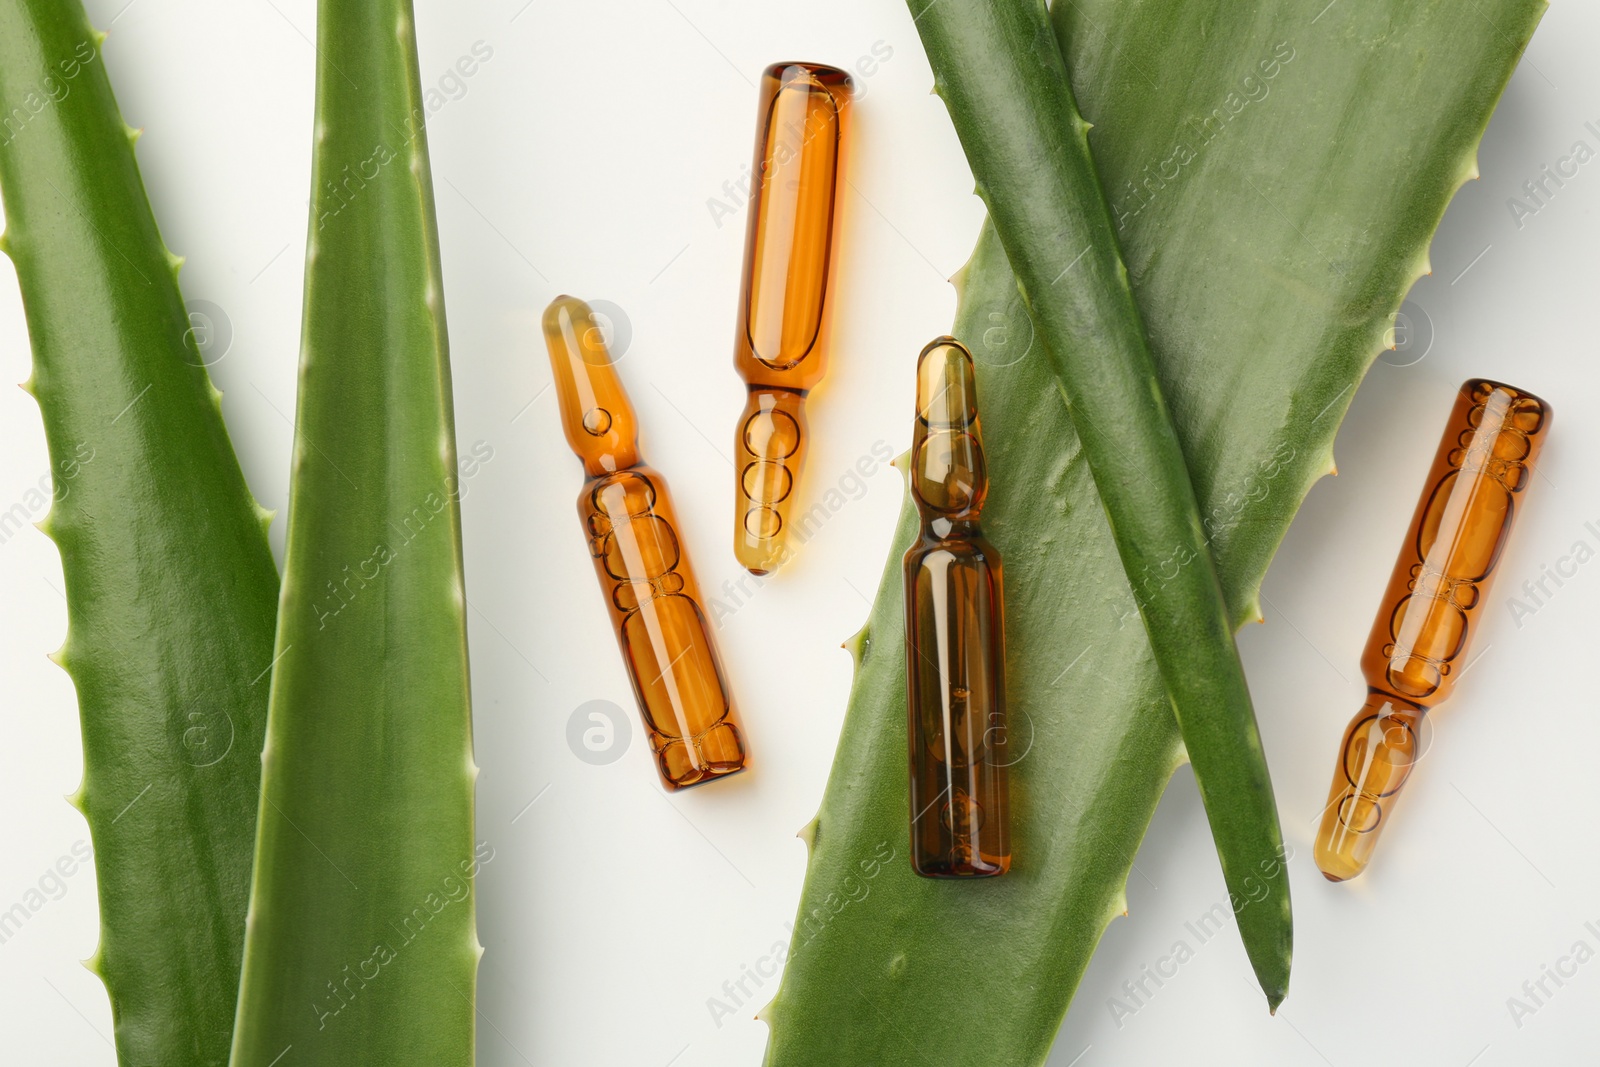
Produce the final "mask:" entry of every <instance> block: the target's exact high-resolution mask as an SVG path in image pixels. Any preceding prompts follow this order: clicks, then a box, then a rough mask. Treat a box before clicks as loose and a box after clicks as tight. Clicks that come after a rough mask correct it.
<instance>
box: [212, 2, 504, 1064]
mask: <svg viewBox="0 0 1600 1067" xmlns="http://www.w3.org/2000/svg"><path fill="white" fill-rule="evenodd" d="M317 55H318V61H317V105H316V117H315V136H314V140H313V153H312V192H311V200H312V210H311V219H310V234H309V238H308V241H307V248H306V288H305V325H304V336H303V340H302V351H301V361H300V396H299V410H298V414H297V418H296V426H295V434H296V439H295V452H294V460H293V467H292V477H291V483H290V494H289V526H288V547H287V557H286V562H285V565H284V581H283V595H282V600H281V602H280V606H279V626H278V640H277V649H276V653H275V654H276V665H275V667H274V668H273V674H272V701H271V712H270V716H269V719H268V727H267V742H266V750H265V753H264V755H263V771H262V783H261V812H262V818H261V820H260V834H259V839H258V842H257V846H256V868H255V881H254V885H253V888H252V891H251V897H250V920H249V926H248V932H247V934H246V938H245V960H244V974H243V979H242V981H241V984H240V991H239V1013H238V1023H237V1032H236V1034H235V1037H234V1046H233V1059H232V1063H233V1064H234V1067H269V1065H272V1064H278V1065H279V1067H305V1065H315V1064H326V1065H338V1067H346V1065H349V1064H355V1063H373V1064H385V1065H389V1067H400V1065H406V1064H415V1065H417V1067H450V1065H468V1064H471V1063H472V1061H473V1029H474V998H475V983H476V974H477V963H478V956H479V954H480V952H481V949H480V947H479V945H478V941H477V937H476V934H475V923H474V900H473V877H474V876H475V875H476V873H477V871H478V869H479V866H480V864H481V863H482V862H485V861H486V860H487V859H489V858H490V857H491V856H492V853H490V852H489V851H488V850H487V848H485V849H484V850H483V851H482V852H475V851H474V845H473V838H472V833H473V826H472V817H473V795H472V794H473V781H474V779H475V777H476V774H477V768H476V767H475V765H474V763H473V759H472V735H471V712H470V707H469V700H468V691H467V681H468V673H467V642H466V620H465V600H464V592H463V589H464V587H463V582H462V565H461V523H460V514H459V506H458V504H459V501H458V494H459V482H458V477H459V476H458V473H457V460H456V448H455V427H454V415H453V409H452V402H451V392H450V364H449V354H448V349H447V345H446V339H445V338H446V334H445V317H444V305H443V285H442V282H441V278H440V268H439V244H438V234H437V227H436V223H435V218H434V203H433V188H432V179H431V177H430V172H429V166H428V147H427V139H426V135H425V132H424V129H423V115H424V110H423V100H422V93H421V88H420V84H419V79H418V74H417V52H416V41H415V37H414V25H413V21H412V10H411V4H410V0H322V2H321V3H320V5H319V11H318V20H317Z"/></svg>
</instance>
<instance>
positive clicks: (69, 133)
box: [0, 0, 278, 1067]
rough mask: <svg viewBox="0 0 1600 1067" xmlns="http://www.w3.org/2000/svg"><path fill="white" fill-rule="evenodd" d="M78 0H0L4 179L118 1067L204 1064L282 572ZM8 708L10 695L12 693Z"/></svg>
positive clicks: (94, 963) (214, 1026) (227, 970)
mask: <svg viewBox="0 0 1600 1067" xmlns="http://www.w3.org/2000/svg"><path fill="white" fill-rule="evenodd" d="M100 40H101V35H100V34H98V33H96V32H95V31H94V30H93V29H92V28H91V27H90V25H89V22H88V19H87V18H85V16H84V12H83V7H82V5H81V4H80V3H79V2H78V0H4V2H0V187H3V189H4V192H5V205H6V222H7V230H6V236H5V239H4V242H3V247H4V248H5V249H6V250H7V251H8V252H9V253H10V254H11V258H12V260H13V261H14V262H15V264H16V268H17V279H18V281H19V282H20V283H21V287H22V300H23V305H24V307H25V308H26V310H27V315H28V333H29V335H30V337H31V339H32V342H33V376H32V378H31V379H30V380H29V382H28V383H27V384H26V386H25V388H27V389H29V391H30V392H32V393H33V395H34V396H35V397H37V398H38V401H39V410H40V412H41V413H42V415H43V416H44V429H45V437H46V439H47V441H48V443H49V446H50V463H51V473H52V475H53V476H54V478H55V502H54V505H53V506H52V507H51V509H50V515H49V518H48V519H46V521H45V522H43V523H41V524H40V528H41V529H42V530H44V532H45V533H47V534H49V535H50V537H51V538H53V539H54V540H55V542H56V545H57V547H59V548H60V550H61V568H62V572H63V574H64V576H65V578H66V584H67V590H66V591H67V619H68V624H67V639H66V642H65V643H64V644H63V645H62V647H61V650H60V651H59V652H58V653H56V655H55V660H56V662H57V663H59V664H61V666H62V667H64V668H66V670H67V673H68V674H70V675H71V676H72V681H73V684H74V685H75V686H76V687H77V691H78V707H79V712H80V717H81V719H82V727H83V766H84V774H83V787H82V788H81V789H80V790H79V791H78V793H77V795H76V797H74V798H73V799H74V803H76V804H77V806H78V807H79V808H80V809H81V810H82V811H83V813H84V816H85V817H86V818H87V819H88V820H89V830H90V833H91V836H92V838H93V841H94V861H95V876H96V879H97V881H98V882H99V892H100V947H99V950H98V951H97V952H96V953H95V956H94V958H93V959H92V960H90V961H89V965H90V967H91V968H92V969H93V970H94V971H95V972H96V973H97V974H99V975H100V977H101V978H102V979H103V980H104V981H105V984H106V992H107V993H108V994H109V995H110V998H111V1014H112V1018H113V1020H114V1021H115V1025H116V1048H117V1057H118V1060H119V1061H120V1062H121V1063H123V1064H125V1065H127V1067H141V1065H144V1064H154V1063H159V1064H164V1065H170V1067H219V1065H221V1064H223V1063H225V1062H226V1061H227V1058H228V1042H229V1038H230V1035H231V1034H232V1032H233V1010H234V997H235V993H236V991H237V989H238V983H239V960H240V956H241V954H242V952H243V947H244V918H245V903H246V899H247V897H248V894H249V887H250V856H251V848H252V845H253V843H254V840H255V824H256V799H257V794H258V785H259V782H260V778H261V764H260V760H259V756H260V752H261V738H262V734H263V732H264V730H265V726H266V710H267V680H266V670H267V667H268V665H269V664H270V663H271V662H272V627H273V617H274V614H275V612H276V610H277V607H276V605H277V593H278V576H277V570H276V568H275V567H274V566H273V563H272V555H271V553H270V552H269V551H268V549H267V538H266V522H265V520H266V516H265V514H264V513H263V512H262V511H261V510H260V509H259V508H258V507H257V505H256V503H255V500H254V499H253V498H252V497H251V495H250V491H249V488H248V487H247V486H246V485H245V481H244V476H243V474H242V473H241V472H240V470H239V464H238V461H237V460H236V459H235V458H234V453H233V446H232V445H231V444H230V443H229V441H228V435H227V432H226V431H225V430H224V428H223V425H222V412H221V408H220V406H219V404H218V397H219V394H218V393H217V392H216V390H215V389H213V388H212V385H211V382H210V380H209V378H208V376H207V374H206V370H205V366H204V360H203V358H202V356H201V353H200V351H199V349H198V348H197V346H196V343H195V340H196V339H195V335H194V331H193V330H192V328H191V323H190V320H189V313H188V311H187V310H186V309H185V306H184V302H183V296H182V294H181V293H180V292H179V291H178V283H177V273H178V269H177V268H178V263H179V261H178V260H177V259H176V258H175V257H174V256H172V254H171V253H170V252H168V251H167V249H166V247H165V246H164V245H163V244H162V241H161V235H160V233H159V232H158V230H157V228H156V220H155V217H154V216H153V215H152V214H151V211H150V204H149V202H148V200H147V199H146V198H145V191H144V183H143V181H142V180H141V179H140V177H139V167H138V164H137V162H136V161H135V159H134V151H133V144H132V142H133V140H134V137H135V134H134V132H133V131H132V130H129V129H128V128H127V126H126V125H125V124H124V123H123V121H122V116H121V114H120V113H119V112H118V110H117V103H116V100H115V99H114V98H113V96H112V92H111V83H110V80H109V79H108V78H107V76H106V69H105V63H104V61H103V59H102V57H101V54H100ZM17 710H19V711H20V709H17Z"/></svg>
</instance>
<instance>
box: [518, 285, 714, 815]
mask: <svg viewBox="0 0 1600 1067" xmlns="http://www.w3.org/2000/svg"><path fill="white" fill-rule="evenodd" d="M544 340H545V344H546V345H547V346H548V347H549V349H550V365H551V368H552V369H553V371H554V372H555V385H556V396H557V402H558V403H559V404H560V407H561V426H562V428H563V429H564V430H565V431H566V435H567V443H568V444H569V445H571V446H572V450H573V451H574V452H576V453H577V454H578V458H580V459H582V460H583V470H584V473H585V474H586V475H588V480H587V481H585V482H584V484H583V492H582V493H580V494H579V496H578V517H579V518H580V519H581V520H582V521H583V530H584V536H585V537H586V538H587V540H588V542H589V555H590V556H592V557H593V558H594V572H595V575H596V577H598V578H599V579H600V588H601V591H602V592H604V593H605V598H606V607H607V608H608V609H610V612H611V621H612V624H613V625H614V626H615V627H616V631H617V644H618V646H620V647H621V649H622V659H623V662H624V663H626V664H627V667H628V674H629V676H630V677H631V679H632V680H633V691H634V695H635V696H636V697H637V698H638V701H639V712H640V715H641V716H642V717H643V719H644V728H645V734H646V735H647V736H648V737H649V739H650V749H651V751H652V752H653V753H654V754H655V759H656V770H657V771H659V772H660V774H661V781H662V783H663V784H664V785H665V786H666V787H667V788H668V789H669V790H672V789H682V788H684V787H685V786H691V785H698V784H700V783H701V782H708V781H711V780H712V779H715V778H720V777H723V776H725V775H729V774H734V773H736V772H738V771H741V770H743V769H744V762H745V746H744V736H743V731H741V730H740V728H739V725H738V721H737V719H736V718H735V715H734V710H733V700H732V698H731V697H730V696H729V695H728V683H727V677H726V675H725V674H724V673H723V670H722V660H721V658H720V657H719V656H718V655H717V648H716V645H715V644H714V643H713V642H712V640H711V630H710V628H709V627H708V626H707V625H706V617H705V613H704V612H703V611H702V610H701V608H700V604H701V599H700V589H699V587H698V586H697V585H696V584H695V580H694V572H693V571H691V570H690V569H689V561H688V559H687V558H685V557H684V554H683V546H682V544H681V542H680V541H679V540H678V520H677V516H676V515H675V514H674V513H673V510H672V500H671V498H670V497H669V496H668V495H667V486H666V483H665V482H664V481H662V479H661V475H659V474H657V473H656V472H655V471H653V470H651V469H650V468H649V467H646V466H645V465H644V464H643V463H642V462H640V459H639V449H638V444H637V439H638V421H637V419H636V418H635V416H634V413H633V405H632V404H630V403H629V402H628V397H627V394H626V393H624V392H623V391H622V382H621V380H620V379H619V378H618V377H617V371H616V368H615V367H614V366H613V365H612V362H611V354H610V352H609V351H607V349H606V344H605V338H604V334H603V332H602V330H601V328H600V327H599V325H598V324H596V322H595V320H594V317H593V313H592V312H591V311H590V310H589V305H588V304H585V303H584V302H583V301H581V300H577V299H574V298H573V297H570V296H558V297H556V299H555V300H554V301H552V302H551V304H550V306H549V307H548V308H546V309H545V313H544Z"/></svg>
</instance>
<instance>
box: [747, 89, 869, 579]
mask: <svg viewBox="0 0 1600 1067" xmlns="http://www.w3.org/2000/svg"><path fill="white" fill-rule="evenodd" d="M849 104H850V77H849V75H847V74H845V72H844V71H842V70H836V69H834V68H833V67H823V66H818V65H816V64H814V63H774V64H773V65H772V66H770V67H768V68H767V69H766V70H765V71H764V72H763V73H762V75H761V101H760V109H759V111H758V115H757V122H758V127H757V130H756V151H755V160H754V162H753V163H752V164H751V178H750V181H751V195H750V221H749V228H748V230H747V232H746V233H745V250H744V282H743V284H742V285H741V287H740V292H739V330H738V335H737V337H735V339H734V350H733V365H734V368H735V369H736V370H737V371H738V372H739V376H740V377H741V378H743V379H744V380H745V384H746V385H748V386H749V389H750V396H749V399H748V400H747V401H746V402H745V406H744V414H742V415H740V416H739V428H738V430H737V431H736V432H735V434H734V442H733V454H734V468H735V470H734V504H735V507H734V518H733V553H734V555H735V556H736V557H737V558H738V560H739V563H740V564H741V565H742V566H743V567H744V568H745V569H746V570H748V571H750V572H751V573H752V574H766V573H768V572H770V571H774V570H776V569H777V568H778V567H780V566H782V565H783V563H784V562H785V561H786V560H787V559H788V557H789V553H790V551H791V549H790V548H789V536H790V515H791V505H792V503H793V501H794V498H795V485H796V483H797V482H799V480H800V465H801V463H802V462H803V461H804V460H805V454H806V436H807V428H806V416H805V411H804V408H803V404H804V401H805V398H806V393H807V392H809V391H810V390H811V389H812V388H814V387H815V386H816V384H817V383H818V382H820V381H821V380H822V376H823V374H824V372H826V370H827V359H826V356H827V353H826V352H824V351H823V346H824V345H825V344H826V343H827V336H826V334H827V329H826V325H827V323H826V320H827V310H828V299H827V298H828V274H829V269H828V267H829V260H830V253H831V251H832V248H833V240H834V218H835V212H834V199H835V196H834V194H835V189H836V187H837V185H838V179H839V164H840V156H841V151H842V149H843V145H844V126H845V112H846V111H847V110H848V108H849Z"/></svg>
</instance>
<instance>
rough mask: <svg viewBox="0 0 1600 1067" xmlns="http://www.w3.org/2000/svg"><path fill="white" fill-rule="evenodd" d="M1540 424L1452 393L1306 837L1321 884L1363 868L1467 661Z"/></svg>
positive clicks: (1533, 414) (1522, 397) (1538, 413)
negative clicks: (1427, 723) (1428, 727)
mask: <svg viewBox="0 0 1600 1067" xmlns="http://www.w3.org/2000/svg"><path fill="white" fill-rule="evenodd" d="M1549 426H1550V407H1549V405H1548V404H1546V403H1545V402H1544V401H1543V400H1540V399H1539V398H1538V397H1536V396H1534V395H1533V394H1531V393H1525V392H1523V391H1522V390H1520V389H1514V388H1512V387H1511V386H1509V385H1502V384H1500V383H1499V382H1491V381H1485V380H1482V379H1475V380H1472V381H1468V382H1466V383H1465V384H1464V385H1462V386H1461V393H1460V395H1459V396H1458V397H1457V399H1456V404H1455V408H1454V409H1453V410H1452V411H1451V413H1450V422H1449V425H1448V426H1446V427H1445V432H1444V438H1443V440H1441V441H1440V442H1439V451H1438V453H1437V455H1435V457H1434V460H1433V467H1432V469H1431V470H1430V471H1429V472H1428V480H1427V484H1426V487H1425V488H1424V490H1423V493H1422V500H1421V502H1420V503H1419V504H1418V505H1417V511H1416V514H1415V516H1413V518H1412V520H1411V529H1410V531H1409V532H1408V533H1407V534H1406V540H1405V543H1404V545H1403V546H1402V548H1401V550H1400V559H1399V560H1398V561H1397V562H1396V563H1395V568H1394V573H1393V574H1392V575H1391V576H1390V578H1389V588H1388V590H1387V591H1386V592H1385V593H1384V597H1383V606H1382V607H1381V608H1380V609H1379V610H1378V618H1377V620H1376V621H1375V622H1374V623H1373V626H1372V634H1371V636H1370V637H1368V639H1367V647H1366V651H1365V652H1363V653H1362V656H1361V673H1362V675H1363V676H1365V678H1366V680H1367V686H1368V689H1367V702H1366V704H1365V706H1363V707H1362V709H1361V711H1360V712H1358V713H1357V714H1356V717H1355V718H1354V719H1352V720H1351V721H1350V725H1349V726H1348V727H1347V728H1346V729H1345V734H1344V741H1343V742H1342V743H1341V744H1340V746H1339V762H1338V765H1337V766H1336V767H1335V768H1334V773H1333V785H1332V787H1331V788H1330V789H1329V791H1328V806H1327V807H1326V808H1325V809H1323V812H1322V829H1321V831H1320V832H1319V833H1318V834H1317V847H1316V851H1315V855H1316V861H1317V866H1318V867H1319V868H1321V869H1322V873H1323V874H1324V875H1326V876H1327V877H1328V879H1329V880H1331V881H1335V882H1342V881H1344V880H1345V879H1346V878H1354V877H1355V876H1356V875H1358V874H1360V873H1361V872H1362V871H1363V870H1365V869H1366V866H1367V863H1368V862H1369V861H1370V860H1371V859H1372V851H1373V849H1374V848H1375V847H1376V846H1377V843H1378V836H1379V835H1380V834H1381V833H1382V832H1383V827H1384V826H1385V825H1386V824H1387V823H1388V821H1389V819H1390V817H1391V816H1392V815H1393V810H1394V804H1395V801H1396V800H1397V799H1398V798H1399V794H1400V789H1401V787H1403V786H1404V785H1405V783H1406V779H1407V778H1409V777H1410V776H1411V769H1412V767H1413V766H1414V765H1415V763H1416V761H1417V757H1418V756H1419V755H1420V744H1419V731H1420V728H1421V724H1422V717H1423V715H1424V714H1425V713H1426V711H1427V709H1429V708H1431V707H1433V706H1434V705H1435V704H1438V703H1440V702H1442V701H1443V700H1445V698H1447V697H1448V696H1449V695H1450V693H1451V691H1452V690H1453V689H1454V688H1455V685H1456V680H1457V679H1458V678H1459V677H1460V675H1461V672H1462V670H1463V669H1464V668H1465V667H1466V665H1467V663H1468V662H1469V661H1468V659H1467V649H1468V646H1469V645H1470V644H1471V641H1472V637H1473V633H1474V627H1475V626H1476V625H1477V622H1478V618H1479V616H1480V615H1481V613H1482V612H1483V609H1484V605H1485V604H1486V603H1487V602H1488V596H1489V586H1490V583H1491V582H1492V581H1493V579H1494V572H1495V567H1496V565H1497V564H1498V563H1499V561H1500V553H1501V550H1502V549H1503V548H1504V547H1505V543H1506V539H1507V537H1508V536H1509V535H1510V533H1511V527H1512V524H1513V522H1514V521H1515V519H1516V515H1517V511H1518V508H1519V505H1520V504H1521V501H1522V495H1523V494H1524V493H1525V492H1526V491H1527V489H1528V486H1529V484H1530V483H1531V482H1532V479H1533V465H1534V463H1535V461H1536V460H1537V458H1538V455H1539V450H1540V448H1542V447H1543V445H1544V438H1545V434H1546V433H1547V432H1548V429H1549Z"/></svg>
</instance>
